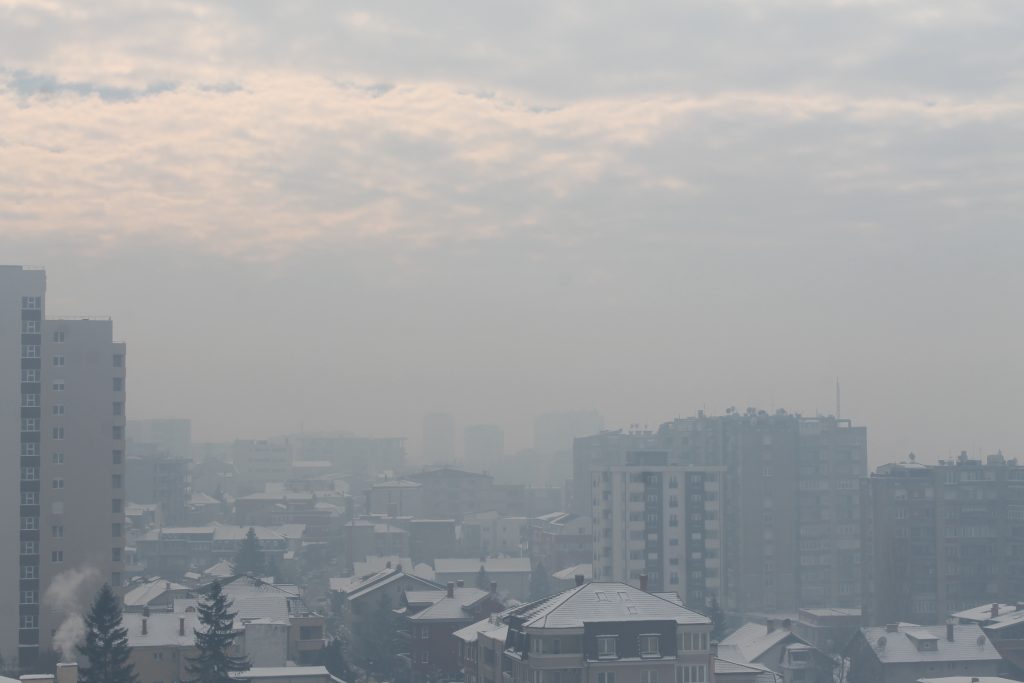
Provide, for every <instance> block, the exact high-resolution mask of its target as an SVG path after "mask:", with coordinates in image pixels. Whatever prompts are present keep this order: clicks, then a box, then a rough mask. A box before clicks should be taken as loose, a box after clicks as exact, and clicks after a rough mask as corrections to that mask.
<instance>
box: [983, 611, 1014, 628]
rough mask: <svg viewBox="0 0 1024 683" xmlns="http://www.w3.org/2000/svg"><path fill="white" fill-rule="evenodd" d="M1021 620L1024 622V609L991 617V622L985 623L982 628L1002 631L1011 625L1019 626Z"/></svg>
mask: <svg viewBox="0 0 1024 683" xmlns="http://www.w3.org/2000/svg"><path fill="white" fill-rule="evenodd" d="M1021 622H1024V609H1022V610H1018V611H1016V612H1010V613H1009V614H1003V615H1001V616H998V617H996V618H995V619H991V620H990V621H989V623H987V624H985V625H984V626H983V627H982V628H984V629H985V630H986V631H1000V630H1002V629H1004V628H1008V627H1010V626H1017V625H1018V624H1020V623H1021Z"/></svg>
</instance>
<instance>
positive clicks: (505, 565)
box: [434, 557, 530, 574]
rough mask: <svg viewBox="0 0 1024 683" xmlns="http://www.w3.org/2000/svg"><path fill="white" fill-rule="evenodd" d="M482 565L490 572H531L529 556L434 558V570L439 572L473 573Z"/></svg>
mask: <svg viewBox="0 0 1024 683" xmlns="http://www.w3.org/2000/svg"><path fill="white" fill-rule="evenodd" d="M481 565H482V566H483V568H484V571H485V572H487V573H488V574H508V573H516V572H522V573H527V574H528V573H529V572H530V558H528V557H488V558H487V559H485V560H479V559H475V558H472V557H469V558H462V557H452V558H443V559H442V558H438V559H436V560H434V571H435V572H437V573H438V574H473V573H476V572H478V571H480V567H481Z"/></svg>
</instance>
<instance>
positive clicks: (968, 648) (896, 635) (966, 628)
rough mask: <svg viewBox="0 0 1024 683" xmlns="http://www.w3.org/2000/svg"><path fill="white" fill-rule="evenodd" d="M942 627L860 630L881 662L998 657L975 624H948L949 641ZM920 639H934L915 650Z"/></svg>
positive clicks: (943, 660)
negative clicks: (928, 645)
mask: <svg viewBox="0 0 1024 683" xmlns="http://www.w3.org/2000/svg"><path fill="white" fill-rule="evenodd" d="M946 628H947V627H946V626H915V625H912V624H900V625H899V626H897V630H896V631H888V630H886V627H885V626H878V627H872V628H862V629H861V630H860V631H861V633H862V634H863V635H864V638H865V639H866V640H867V642H868V645H870V646H871V649H872V650H873V651H874V653H875V657H877V658H878V661H880V662H881V663H883V664H893V663H898V664H905V663H910V662H964V661H975V662H977V661H991V660H1001V659H1002V657H1001V656H1000V655H999V653H998V652H996V649H995V648H994V647H993V646H992V643H991V642H990V641H989V639H988V637H987V636H986V635H985V633H984V632H983V631H982V630H981V627H980V626H978V625H977V624H956V625H954V626H952V628H953V640H952V642H951V641H949V640H947V639H946ZM915 641H916V642H915ZM922 641H928V642H934V643H935V647H934V649H919V647H918V644H919V643H920V642H922Z"/></svg>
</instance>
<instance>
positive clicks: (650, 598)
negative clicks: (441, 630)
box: [456, 580, 714, 683]
mask: <svg viewBox="0 0 1024 683" xmlns="http://www.w3.org/2000/svg"><path fill="white" fill-rule="evenodd" d="M710 634H711V620H710V619H708V618H707V617H705V616H704V615H702V614H698V613H697V612H693V611H692V610H689V609H687V608H686V607H684V606H683V604H682V601H680V599H679V597H678V596H677V595H675V594H670V593H648V592H646V591H644V590H641V589H639V588H637V587H634V586H630V585H628V584H624V583H619V582H592V583H583V582H582V580H581V581H580V584H579V585H577V586H574V587H573V588H570V589H568V590H566V591H563V592H561V593H557V594H555V595H552V596H549V597H547V598H544V599H542V600H538V601H535V602H530V603H527V604H525V605H521V606H518V607H513V608H511V609H508V610H505V611H504V612H501V613H500V614H498V615H495V616H493V617H490V618H485V619H482V620H481V621H478V622H477V623H475V624H473V625H471V626H469V627H468V628H463V629H461V630H459V631H457V632H456V638H457V639H458V640H459V642H460V643H461V659H462V668H463V672H464V675H465V680H466V681H467V683H497V682H498V681H506V682H507V683H555V682H556V681H557V682H558V683H659V681H660V682H661V683H671V682H672V681H677V682H678V683H705V682H707V681H712V680H714V679H713V666H714V658H713V655H712V646H711V642H710Z"/></svg>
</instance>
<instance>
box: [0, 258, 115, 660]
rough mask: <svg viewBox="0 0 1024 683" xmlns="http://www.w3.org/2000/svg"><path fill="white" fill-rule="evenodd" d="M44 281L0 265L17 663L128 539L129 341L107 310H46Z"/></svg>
mask: <svg viewBox="0 0 1024 683" xmlns="http://www.w3.org/2000/svg"><path fill="white" fill-rule="evenodd" d="M45 289H46V278H45V274H44V273H43V272H42V271H39V270H30V269H25V268H21V267H19V266H2V267H0V451H2V452H3V453H4V454H13V453H15V452H17V453H19V454H20V455H19V457H18V458H15V457H13V456H12V457H3V458H0V548H4V549H5V550H3V551H0V653H2V654H3V656H4V657H5V658H6V659H8V661H12V660H13V659H14V658H15V657H16V658H17V659H18V661H19V662H20V663H21V664H22V665H32V664H33V663H34V662H35V661H36V660H37V659H38V656H39V652H40V650H48V649H49V648H50V647H51V634H52V633H53V632H54V631H57V632H58V634H59V633H60V630H59V629H60V626H61V622H62V621H63V620H64V619H65V617H67V616H68V610H69V609H70V608H71V607H72V603H74V602H75V601H78V602H79V603H80V604H81V603H82V602H88V600H89V599H91V597H92V595H91V592H92V590H94V589H95V588H96V587H97V585H98V584H99V583H102V582H104V581H107V582H110V583H112V584H114V585H119V584H120V582H121V570H122V568H123V561H124V558H123V551H124V545H125V541H124V494H123V491H124V428H125V423H124V419H125V418H124V415H125V347H124V344H120V343H115V342H114V340H113V324H112V323H111V322H110V321H109V320H46V319H45V317H44V302H45ZM58 583H59V584H60V586H61V590H54V591H50V590H49V589H50V588H51V586H54V585H55V584H58Z"/></svg>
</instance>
